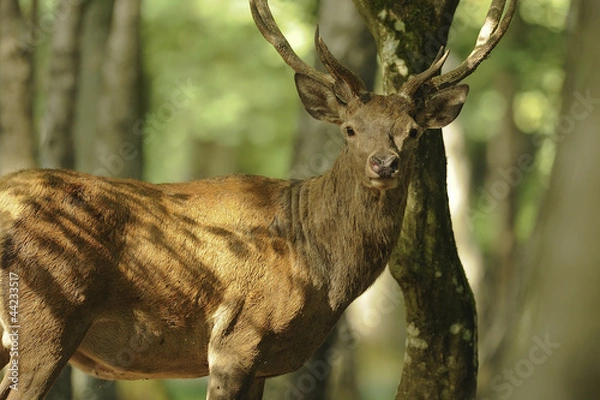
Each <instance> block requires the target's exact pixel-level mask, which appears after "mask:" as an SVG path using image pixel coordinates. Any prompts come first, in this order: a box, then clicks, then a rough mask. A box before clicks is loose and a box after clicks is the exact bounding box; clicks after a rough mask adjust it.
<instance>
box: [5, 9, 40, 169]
mask: <svg viewBox="0 0 600 400" xmlns="http://www.w3.org/2000/svg"><path fill="white" fill-rule="evenodd" d="M35 45H36V43H34V42H33V38H32V34H31V31H30V30H29V29H28V28H27V27H26V26H25V22H24V20H23V17H22V15H21V10H20V8H19V2H18V0H0V176H1V175H4V174H7V173H9V172H12V171H17V170H20V169H24V168H31V167H34V166H35V158H34V153H33V115H32V79H33V58H32V54H33V50H34V48H35Z"/></svg>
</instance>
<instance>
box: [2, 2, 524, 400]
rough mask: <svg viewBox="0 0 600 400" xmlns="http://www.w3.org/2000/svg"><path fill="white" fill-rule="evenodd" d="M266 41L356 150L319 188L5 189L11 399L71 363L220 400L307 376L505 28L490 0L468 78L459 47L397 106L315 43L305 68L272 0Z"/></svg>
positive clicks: (41, 177) (111, 184) (394, 231)
mask: <svg viewBox="0 0 600 400" xmlns="http://www.w3.org/2000/svg"><path fill="white" fill-rule="evenodd" d="M250 6H251V10H252V15H253V17H254V20H255V22H256V25H257V26H258V29H259V30H260V32H262V34H263V35H264V37H265V38H266V40H267V41H268V42H269V43H270V44H271V45H273V46H274V47H275V49H276V50H277V51H278V52H279V54H280V55H281V57H282V58H283V60H284V61H285V62H286V63H287V64H288V65H289V66H290V67H291V68H292V69H293V70H294V71H295V83H296V88H297V90H298V94H299V96H300V99H301V100H302V103H303V104H304V107H305V108H306V111H307V112H308V113H309V114H310V115H311V116H313V117H314V118H316V119H319V120H323V121H326V122H330V123H333V124H335V125H338V126H339V127H340V130H341V134H342V135H343V136H344V138H345V144H344V146H343V148H342V150H341V152H340V154H339V156H338V158H337V160H336V161H335V163H334V165H333V167H332V168H331V170H329V171H328V172H326V173H325V174H323V175H321V176H318V177H314V178H310V179H307V180H278V179H270V178H266V177H260V176H249V175H235V176H227V177H218V178H213V179H208V180H200V181H194V182H189V183H176V184H159V185H153V184H149V183H144V182H139V181H134V180H124V179H111V178H105V177H97V176H92V175H87V174H83V173H78V172H72V171H65V170H26V171H21V172H18V173H14V174H11V175H8V176H5V177H4V178H2V179H0V299H1V304H2V307H1V308H0V323H1V325H2V329H3V335H2V344H3V347H2V351H1V352H0V361H1V362H2V365H6V366H7V373H6V374H5V376H4V378H3V380H2V383H1V387H0V399H7V398H8V399H17V398H20V399H22V400H35V399H43V398H44V397H45V396H46V394H47V393H48V391H49V390H50V388H51V386H52V384H53V382H54V381H55V379H56V377H57V375H58V374H59V373H60V371H61V369H62V368H63V367H64V366H65V365H66V363H67V362H70V363H71V364H72V365H74V366H75V367H77V368H79V369H81V370H82V371H84V372H86V373H88V374H91V375H94V376H97V377H100V378H104V379H129V380H132V379H162V378H195V377H201V376H206V375H209V386H208V398H209V399H210V400H219V399H260V398H262V391H263V385H264V382H265V379H266V378H268V377H272V376H276V375H280V374H284V373H287V372H290V371H294V370H295V369H297V368H299V367H300V366H301V365H302V364H303V363H304V362H305V361H306V360H307V359H308V358H309V357H310V356H311V354H312V353H313V352H314V351H315V349H316V348H317V347H318V346H319V345H320V344H321V343H322V342H323V341H324V339H325V338H326V336H327V335H328V333H329V332H330V330H331V329H332V327H333V325H334V324H335V322H336V321H337V320H338V318H339V317H340V315H341V314H342V312H343V311H344V310H345V309H346V307H347V306H348V305H349V304H350V303H351V302H352V301H353V300H354V299H355V298H356V297H357V296H359V295H360V294H361V293H363V292H364V291H365V290H366V289H367V288H368V287H369V286H370V285H371V284H372V283H373V282H374V280H375V279H376V278H377V277H378V276H379V275H380V274H381V272H382V271H383V269H384V267H385V265H386V262H387V261H388V258H389V256H390V252H391V251H392V248H393V246H394V244H395V243H396V241H397V239H398V236H399V233H400V228H401V225H402V216H403V212H404V208H405V204H406V198H407V187H408V184H409V180H410V175H411V169H412V164H413V163H414V149H415V146H416V145H417V143H418V141H419V137H420V136H421V135H422V134H423V132H424V131H425V130H427V129H430V128H441V127H443V126H445V125H447V124H448V123H450V122H451V121H452V120H454V119H455V118H456V117H457V116H458V114H459V112H460V110H461V108H462V106H463V104H464V102H465V99H466V97H467V92H468V87H467V85H465V84H459V82H460V81H461V80H462V79H464V78H465V77H466V76H467V75H469V74H470V73H471V72H473V71H474V70H475V68H476V67H477V65H479V63H480V62H481V61H482V60H483V59H484V58H485V57H486V56H487V55H488V54H489V53H490V52H491V50H492V49H493V48H494V46H495V45H496V44H497V43H498V41H499V40H500V38H501V37H502V35H503V34H504V32H505V31H506V29H507V27H508V24H509V22H510V19H511V17H512V15H513V12H514V9H515V3H514V1H512V2H511V3H510V5H509V6H508V10H507V11H506V13H504V16H502V15H503V10H504V6H505V5H504V1H501V0H494V2H493V4H492V7H491V8H490V12H489V14H488V19H487V20H486V24H485V26H484V28H483V29H482V32H484V33H485V32H487V34H485V35H483V36H482V37H484V39H483V40H480V41H479V42H478V44H477V45H476V47H475V50H474V51H473V53H472V54H471V55H470V56H469V58H468V59H467V60H466V61H465V62H464V63H463V64H462V65H461V66H459V67H458V68H457V69H456V70H454V71H451V72H449V73H447V74H444V75H441V76H440V75H438V73H439V71H440V69H441V67H442V65H443V64H444V61H445V60H446V58H447V56H448V52H447V51H446V52H444V51H440V54H439V56H438V57H437V58H436V59H435V61H434V62H433V63H432V64H431V66H430V67H429V68H428V69H427V70H426V71H424V72H422V73H420V74H418V75H416V76H413V77H412V78H411V79H410V80H409V81H408V82H407V83H406V84H405V85H404V86H402V88H401V90H400V91H399V92H398V93H397V94H393V95H389V96H382V95H378V94H374V93H370V92H368V91H367V90H366V89H365V86H364V84H363V82H362V81H361V80H360V79H359V78H358V77H357V76H356V75H355V74H353V73H352V72H351V71H350V70H348V69H347V68H346V67H344V66H343V65H341V64H340V62H338V61H337V60H336V59H335V58H334V56H333V55H332V54H331V53H330V52H329V50H328V48H327V47H326V45H325V43H324V42H323V41H322V40H321V38H320V36H319V34H318V31H317V34H316V37H315V45H316V50H317V54H318V56H319V59H320V60H321V62H322V63H323V65H324V66H325V68H326V70H327V71H328V73H321V72H318V71H317V70H315V69H314V68H312V67H310V66H309V65H307V64H306V63H304V62H303V61H302V60H301V59H300V58H299V57H298V56H297V55H296V53H294V51H293V50H292V48H291V47H290V45H289V44H288V42H287V41H286V39H285V38H284V36H283V34H282V33H281V31H280V30H279V28H278V27H277V25H276V23H275V21H274V19H273V16H272V15H271V12H270V10H269V7H268V4H267V2H266V0H250Z"/></svg>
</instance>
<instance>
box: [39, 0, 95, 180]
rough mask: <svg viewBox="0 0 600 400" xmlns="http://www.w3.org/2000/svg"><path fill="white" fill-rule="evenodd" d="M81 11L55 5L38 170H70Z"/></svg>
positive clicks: (75, 5)
mask: <svg viewBox="0 0 600 400" xmlns="http://www.w3.org/2000/svg"><path fill="white" fill-rule="evenodd" d="M83 8H84V3H83V2H82V1H72V0H61V1H60V2H59V3H58V4H57V5H56V15H57V17H56V18H57V21H56V23H55V26H56V28H55V29H54V31H53V34H52V46H51V51H52V53H51V56H50V57H51V60H50V76H49V79H48V85H49V87H48V98H47V103H46V114H45V116H44V117H43V119H42V125H41V129H40V138H39V150H38V159H39V164H40V166H42V167H47V168H70V169H72V168H73V167H74V153H75V152H74V147H73V135H72V131H73V117H74V113H75V104H76V94H77V82H78V79H77V78H78V75H79V53H80V51H79V49H80V37H81V17H82V14H83Z"/></svg>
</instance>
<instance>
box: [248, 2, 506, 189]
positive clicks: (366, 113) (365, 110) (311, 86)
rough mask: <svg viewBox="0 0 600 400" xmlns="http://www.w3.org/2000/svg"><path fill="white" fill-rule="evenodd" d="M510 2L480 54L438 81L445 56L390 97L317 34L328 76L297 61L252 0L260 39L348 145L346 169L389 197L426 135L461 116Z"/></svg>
mask: <svg viewBox="0 0 600 400" xmlns="http://www.w3.org/2000/svg"><path fill="white" fill-rule="evenodd" d="M504 3H505V1H504V0H494V2H493V3H492V6H491V7H490V11H489V12H488V16H487V18H486V23H485V24H484V26H483V28H482V29H481V32H480V35H479V39H478V42H477V45H476V46H475V50H473V52H472V53H471V55H470V56H469V57H468V58H467V60H465V61H464V62H463V63H462V64H461V65H460V66H459V67H458V68H457V69H455V70H453V71H450V72H448V73H446V74H444V75H441V76H437V75H438V73H439V71H440V70H441V68H442V66H443V64H444V62H445V61H446V58H447V57H448V51H444V49H440V52H439V53H438V56H437V57H436V59H435V60H434V62H433V63H432V64H431V66H430V67H429V68H428V69H427V70H426V71H424V72H422V73H420V74H418V75H415V76H413V77H412V78H410V79H409V80H408V81H407V82H406V83H405V84H404V85H403V86H402V87H401V88H400V90H399V91H398V93H397V94H392V95H387V96H383V95H377V94H374V93H371V92H369V91H367V90H366V88H365V84H364V83H363V81H362V80H361V79H360V78H359V77H358V76H356V75H355V74H354V73H353V72H352V71H350V70H349V69H348V68H346V67H345V66H343V65H342V64H341V63H340V62H339V61H338V60H337V59H336V58H335V57H334V56H333V55H332V54H331V52H330V51H329V49H328V48H327V46H326V45H325V43H324V42H323V40H322V39H321V37H320V35H319V30H318V28H317V31H316V34H315V46H316V50H317V54H318V56H319V59H320V60H321V62H322V64H323V65H324V66H325V68H326V70H327V71H328V74H325V73H321V72H319V71H317V70H316V69H315V68H313V67H311V66H309V65H308V64H306V63H305V62H304V61H302V59H300V57H298V55H297V54H296V53H295V52H294V51H293V49H292V48H291V46H290V45H289V43H288V42H287V40H286V39H285V37H284V36H283V34H282V33H281V31H280V30H279V28H278V26H277V24H276V23H275V21H274V18H273V15H272V14H271V12H270V10H269V7H268V4H267V1H266V0H250V7H251V10H252V16H253V18H254V21H255V23H256V25H257V27H258V28H259V30H260V32H261V33H262V34H263V36H264V37H265V38H266V39H267V41H268V42H269V43H271V44H272V45H273V46H274V47H275V49H276V50H277V52H278V53H279V54H280V55H281V57H282V58H283V60H284V61H285V62H286V63H287V64H288V65H289V66H290V67H292V69H293V70H294V71H295V72H296V74H295V82H296V88H297V90H298V94H299V95H300V99H301V100H302V103H303V104H304V108H305V109H306V111H307V112H308V113H309V114H310V115H311V116H312V117H314V118H316V119H318V120H323V121H326V122H330V123H333V124H335V125H338V126H339V127H340V129H341V132H342V135H343V136H344V138H345V139H346V146H345V148H344V149H343V151H342V155H344V156H345V157H349V158H351V159H353V162H349V163H347V165H348V168H352V167H354V169H355V170H354V171H352V172H353V173H354V174H355V175H356V178H357V179H358V181H360V182H363V183H364V185H366V186H367V187H370V188H374V189H379V190H388V189H393V188H395V187H396V186H397V185H398V182H399V181H398V179H399V177H400V176H402V175H403V170H404V169H405V168H407V167H408V163H409V162H410V159H411V155H412V150H413V149H414V146H415V144H416V143H417V141H418V139H419V137H420V136H421V134H422V133H423V132H424V131H425V130H427V129H434V128H442V127H444V126H446V125H448V124H449V123H450V122H452V121H453V120H454V119H455V118H456V117H457V116H458V114H459V113H460V111H461V109H462V106H463V104H464V102H465V100H466V98H467V94H468V91H469V88H468V86H467V85H465V84H459V82H460V81H461V80H462V79H464V78H465V77H466V76H468V75H469V74H471V73H472V72H473V71H474V70H475V69H476V68H477V66H478V65H479V64H480V63H481V61H483V59H484V58H485V57H486V56H487V55H488V54H489V53H490V52H491V50H492V49H493V48H494V47H495V45H496V44H497V43H498V42H499V41H500V38H501V37H502V35H503V34H504V32H505V31H506V29H507V28H508V25H509V23H510V19H511V17H512V15H513V13H514V10H515V7H516V2H514V1H513V2H511V4H510V5H509V8H508V12H507V13H506V15H505V16H504V18H502V12H503V10H504Z"/></svg>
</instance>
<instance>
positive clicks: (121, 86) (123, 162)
mask: <svg viewBox="0 0 600 400" xmlns="http://www.w3.org/2000/svg"><path fill="white" fill-rule="evenodd" d="M140 1H141V0H116V1H115V5H114V10H113V15H112V25H111V30H110V33H109V36H108V43H107V47H106V54H105V58H104V65H103V68H102V77H103V88H102V92H101V95H100V99H99V103H98V120H97V123H98V130H97V136H96V149H97V154H96V161H97V167H96V170H95V171H94V173H96V174H98V175H108V176H119V177H128V178H141V177H142V164H143V155H142V131H141V124H140V123H139V121H141V120H142V117H143V95H142V79H141V78H142V74H141V59H140V57H141V54H140V53H141V51H140Z"/></svg>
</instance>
